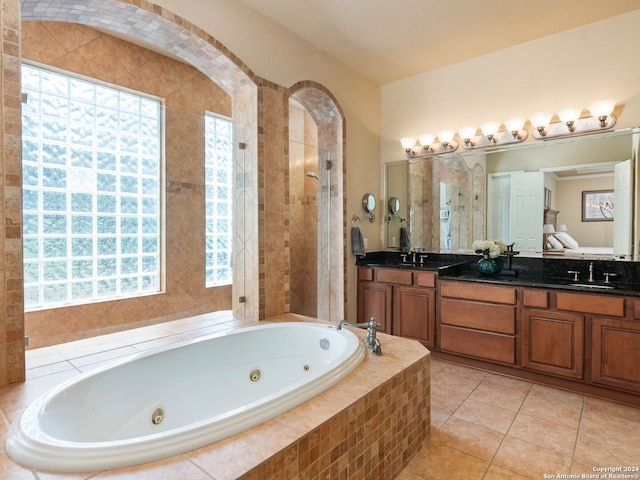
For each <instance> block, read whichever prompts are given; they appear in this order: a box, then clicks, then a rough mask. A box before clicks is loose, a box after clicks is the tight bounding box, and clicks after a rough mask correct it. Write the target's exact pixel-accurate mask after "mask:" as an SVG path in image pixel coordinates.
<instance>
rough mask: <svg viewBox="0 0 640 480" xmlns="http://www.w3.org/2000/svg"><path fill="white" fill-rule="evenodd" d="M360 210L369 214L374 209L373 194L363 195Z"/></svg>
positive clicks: (374, 197) (374, 199)
mask: <svg viewBox="0 0 640 480" xmlns="http://www.w3.org/2000/svg"><path fill="white" fill-rule="evenodd" d="M362 208H364V210H365V212H367V213H371V212H373V211H374V210H375V209H376V196H375V195H374V194H373V193H365V194H364V196H363V197H362Z"/></svg>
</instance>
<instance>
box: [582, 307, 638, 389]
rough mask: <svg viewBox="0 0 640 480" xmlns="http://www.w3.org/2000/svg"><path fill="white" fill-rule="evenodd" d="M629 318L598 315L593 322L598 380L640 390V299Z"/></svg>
mask: <svg viewBox="0 0 640 480" xmlns="http://www.w3.org/2000/svg"><path fill="white" fill-rule="evenodd" d="M633 307H634V308H633V312H634V313H633V315H630V318H628V319H614V318H604V317H601V316H596V317H594V318H593V322H592V326H591V328H592V333H591V334H592V346H591V362H592V373H591V378H592V380H593V382H594V383H598V384H603V385H607V386H611V387H616V388H621V389H624V390H631V391H633V392H637V393H640V300H633Z"/></svg>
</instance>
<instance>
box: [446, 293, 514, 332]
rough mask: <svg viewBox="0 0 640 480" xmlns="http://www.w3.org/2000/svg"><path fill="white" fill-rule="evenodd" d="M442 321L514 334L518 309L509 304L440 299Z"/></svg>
mask: <svg viewBox="0 0 640 480" xmlns="http://www.w3.org/2000/svg"><path fill="white" fill-rule="evenodd" d="M440 323H444V324H448V325H457V326H459V327H468V328H475V329H478V330H487V331H492V332H499V333H506V334H508V335H514V334H515V333H516V309H515V307H511V306H507V305H494V304H490V303H478V302H467V301H464V300H462V301H461V300H451V299H446V298H443V299H441V300H440Z"/></svg>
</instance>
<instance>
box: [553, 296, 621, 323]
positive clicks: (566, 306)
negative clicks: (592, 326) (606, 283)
mask: <svg viewBox="0 0 640 480" xmlns="http://www.w3.org/2000/svg"><path fill="white" fill-rule="evenodd" d="M556 299H557V305H558V310H569V311H571V312H581V313H594V314H597V315H609V316H612V317H624V298H622V297H610V296H608V295H589V294H583V293H566V292H558V293H557V294H556Z"/></svg>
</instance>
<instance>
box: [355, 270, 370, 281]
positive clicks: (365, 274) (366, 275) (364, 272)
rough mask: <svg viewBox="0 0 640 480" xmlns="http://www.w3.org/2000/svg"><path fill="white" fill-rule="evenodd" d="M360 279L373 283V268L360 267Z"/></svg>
mask: <svg viewBox="0 0 640 480" xmlns="http://www.w3.org/2000/svg"><path fill="white" fill-rule="evenodd" d="M358 279H359V280H367V281H370V282H371V281H373V268H367V267H358Z"/></svg>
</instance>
